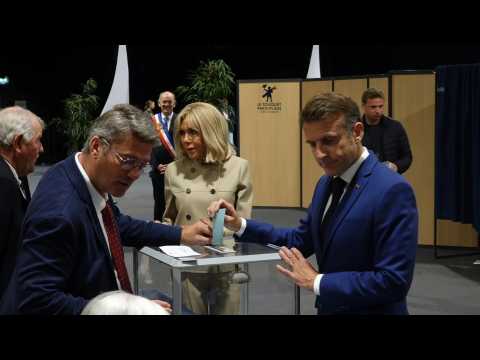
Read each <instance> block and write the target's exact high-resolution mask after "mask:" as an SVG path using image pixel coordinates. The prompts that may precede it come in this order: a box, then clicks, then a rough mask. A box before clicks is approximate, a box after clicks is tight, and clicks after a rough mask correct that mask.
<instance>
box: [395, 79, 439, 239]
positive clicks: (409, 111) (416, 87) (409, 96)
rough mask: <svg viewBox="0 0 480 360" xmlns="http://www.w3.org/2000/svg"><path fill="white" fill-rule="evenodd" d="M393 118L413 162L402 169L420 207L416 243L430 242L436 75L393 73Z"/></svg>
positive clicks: (433, 177)
mask: <svg viewBox="0 0 480 360" xmlns="http://www.w3.org/2000/svg"><path fill="white" fill-rule="evenodd" d="M392 101H393V103H392V105H393V107H392V110H393V114H392V115H393V118H394V119H396V120H399V121H401V122H402V124H403V126H404V127H405V130H406V132H407V135H408V138H409V141H410V147H411V149H412V154H413V162H412V165H411V167H410V169H408V170H407V171H406V172H405V174H404V175H405V177H406V179H407V180H408V181H409V182H410V184H412V187H413V189H414V191H415V196H416V199H417V207H418V211H419V220H420V222H419V234H418V241H419V244H423V245H433V235H434V232H433V231H434V196H435V75H434V74H412V75H393V76H392Z"/></svg>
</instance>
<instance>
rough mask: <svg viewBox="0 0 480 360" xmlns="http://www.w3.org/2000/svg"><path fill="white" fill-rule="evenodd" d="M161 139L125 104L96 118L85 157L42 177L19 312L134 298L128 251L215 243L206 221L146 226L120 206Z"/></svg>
mask: <svg viewBox="0 0 480 360" xmlns="http://www.w3.org/2000/svg"><path fill="white" fill-rule="evenodd" d="M156 141H158V140H157V135H156V133H155V131H154V129H153V127H152V125H151V122H150V121H149V119H148V116H147V115H145V114H144V113H143V112H142V111H140V110H139V109H136V108H135V107H133V106H130V105H119V106H116V107H115V108H114V109H113V110H111V111H109V112H107V113H105V114H103V115H102V116H101V117H100V118H99V119H97V120H96V122H95V123H94V125H93V127H92V129H91V130H90V134H89V137H88V139H87V141H86V143H85V146H84V148H83V150H82V152H79V153H77V154H74V155H72V156H70V157H69V158H67V159H66V160H64V161H62V162H60V163H58V164H57V165H55V166H53V167H52V168H51V169H50V170H49V171H48V172H47V173H46V174H45V175H44V176H43V178H42V180H41V181H40V183H39V185H38V187H37V189H36V191H35V195H34V196H33V198H32V201H31V203H30V206H29V208H28V210H27V213H26V216H25V222H24V225H23V230H22V235H21V237H22V239H23V248H22V250H21V252H20V255H19V259H18V263H17V270H18V282H17V289H16V290H17V291H16V293H17V295H18V297H17V299H18V311H19V312H20V313H24V314H67V315H75V314H80V313H81V312H82V310H83V308H84V307H85V305H86V304H87V302H88V301H89V300H90V299H92V298H94V297H95V296H97V295H99V294H101V293H104V292H107V291H113V290H118V289H121V290H124V291H127V292H131V291H132V289H131V284H130V282H129V279H128V273H127V271H126V266H125V260H124V254H123V248H122V245H125V246H133V247H136V248H141V247H143V246H160V245H166V244H169V245H178V244H179V243H180V242H182V243H185V244H187V245H205V244H208V243H210V241H211V240H210V236H211V233H210V230H209V229H208V226H206V225H204V224H203V223H200V222H199V223H196V224H194V225H191V226H184V227H183V228H180V227H174V226H167V225H162V224H156V223H154V222H146V221H139V220H135V219H132V218H130V217H129V216H126V215H123V214H122V213H121V212H120V211H119V209H118V208H117V207H116V206H115V205H114V204H113V202H112V199H111V196H110V195H113V196H115V197H121V196H123V195H124V194H125V193H126V191H127V190H128V188H129V187H130V185H132V183H133V182H134V181H135V180H137V179H138V178H139V177H140V175H141V173H142V171H143V168H144V167H145V166H146V165H147V164H148V161H149V160H150V153H151V151H152V146H153V144H155V142H156ZM158 303H159V304H161V305H163V306H165V307H167V308H168V307H169V305H167V304H166V303H163V302H160V301H158Z"/></svg>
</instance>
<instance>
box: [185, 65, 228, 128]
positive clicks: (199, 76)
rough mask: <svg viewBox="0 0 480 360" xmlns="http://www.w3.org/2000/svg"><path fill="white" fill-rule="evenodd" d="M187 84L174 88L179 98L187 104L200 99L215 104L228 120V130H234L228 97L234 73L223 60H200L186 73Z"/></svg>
mask: <svg viewBox="0 0 480 360" xmlns="http://www.w3.org/2000/svg"><path fill="white" fill-rule="evenodd" d="M188 82H189V83H188V85H182V86H179V87H177V89H176V90H175V92H176V94H177V96H178V97H179V99H180V100H181V101H182V102H183V103H185V104H189V103H192V102H197V101H202V102H207V103H210V104H212V105H214V106H216V107H217V108H218V109H219V110H220V111H221V112H222V113H223V114H224V115H226V116H225V117H226V118H227V120H228V121H229V128H230V132H231V133H234V132H235V126H236V119H235V110H234V108H233V107H232V106H231V105H230V104H229V102H228V99H229V98H230V97H231V96H232V95H233V94H234V88H235V74H234V73H233V71H232V69H231V68H230V66H229V65H228V64H227V63H225V61H223V60H221V59H218V60H207V61H200V65H199V66H198V67H197V68H196V69H195V70H193V71H190V73H189V75H188Z"/></svg>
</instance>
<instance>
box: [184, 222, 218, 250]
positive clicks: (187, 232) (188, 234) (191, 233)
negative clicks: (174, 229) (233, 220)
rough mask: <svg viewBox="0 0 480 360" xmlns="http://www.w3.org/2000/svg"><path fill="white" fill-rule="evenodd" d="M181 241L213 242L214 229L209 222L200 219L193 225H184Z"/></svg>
mask: <svg viewBox="0 0 480 360" xmlns="http://www.w3.org/2000/svg"><path fill="white" fill-rule="evenodd" d="M181 243H182V244H185V245H202V246H205V245H208V244H211V243H212V231H211V229H210V227H209V226H208V224H206V223H205V222H204V221H202V220H200V221H198V222H196V223H195V224H193V225H184V226H182V239H181Z"/></svg>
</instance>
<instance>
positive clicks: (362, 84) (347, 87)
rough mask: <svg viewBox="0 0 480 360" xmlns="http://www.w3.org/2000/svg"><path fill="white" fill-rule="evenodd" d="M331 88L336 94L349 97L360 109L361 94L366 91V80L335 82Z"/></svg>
mask: <svg viewBox="0 0 480 360" xmlns="http://www.w3.org/2000/svg"><path fill="white" fill-rule="evenodd" d="M333 87H334V91H335V92H336V93H339V94H342V95H345V96H349V97H351V98H352V99H353V101H355V102H356V103H357V105H358V106H359V107H360V109H361V105H362V94H363V92H364V91H365V90H366V89H367V79H349V80H335V81H334V82H333Z"/></svg>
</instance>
